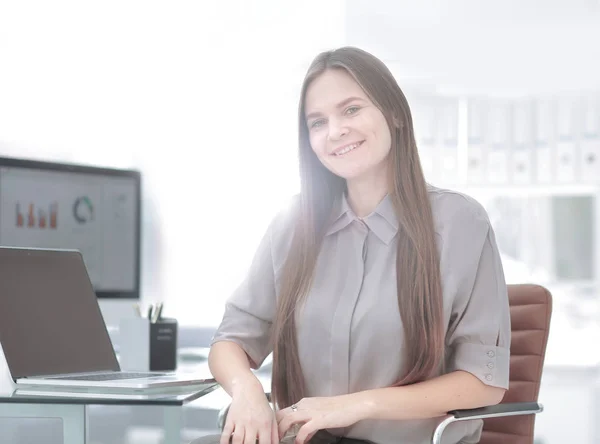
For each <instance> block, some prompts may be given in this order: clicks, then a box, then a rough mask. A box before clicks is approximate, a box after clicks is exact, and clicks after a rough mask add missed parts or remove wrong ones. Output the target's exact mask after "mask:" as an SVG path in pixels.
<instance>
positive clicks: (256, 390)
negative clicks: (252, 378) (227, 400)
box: [220, 381, 279, 444]
mask: <svg viewBox="0 0 600 444" xmlns="http://www.w3.org/2000/svg"><path fill="white" fill-rule="evenodd" d="M257 382H258V381H257ZM230 439H231V444H257V443H258V444H278V443H279V436H278V432H277V421H276V418H275V412H274V411H273V409H272V408H271V406H270V405H269V402H268V401H267V397H266V395H265V393H264V390H263V388H262V386H261V385H260V384H255V383H254V382H250V383H248V384H246V385H245V386H244V387H243V388H240V390H239V391H236V392H235V393H234V394H233V397H232V401H231V405H230V407H229V412H228V413H227V419H226V421H225V426H224V427H223V433H222V435H221V441H220V444H229V443H230Z"/></svg>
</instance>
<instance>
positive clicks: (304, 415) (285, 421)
mask: <svg viewBox="0 0 600 444" xmlns="http://www.w3.org/2000/svg"><path fill="white" fill-rule="evenodd" d="M309 420H310V415H309V414H308V412H300V411H297V412H291V413H289V414H288V415H286V416H284V417H283V418H282V419H281V421H279V425H278V428H279V438H280V439H281V438H283V436H284V435H285V434H286V432H287V431H288V430H289V429H290V427H292V426H293V425H294V424H300V423H303V422H307V421H309Z"/></svg>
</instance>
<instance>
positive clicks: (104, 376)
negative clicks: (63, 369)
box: [52, 372, 167, 381]
mask: <svg viewBox="0 0 600 444" xmlns="http://www.w3.org/2000/svg"><path fill="white" fill-rule="evenodd" d="M165 375H167V373H152V374H148V373H133V372H114V373H99V374H97V375H83V376H64V377H59V378H52V379H57V380H62V379H64V380H67V381H114V380H121V379H138V378H149V377H155V376H165Z"/></svg>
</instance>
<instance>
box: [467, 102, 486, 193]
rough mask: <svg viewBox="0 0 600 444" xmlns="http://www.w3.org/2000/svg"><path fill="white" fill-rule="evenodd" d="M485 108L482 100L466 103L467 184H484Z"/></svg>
mask: <svg viewBox="0 0 600 444" xmlns="http://www.w3.org/2000/svg"><path fill="white" fill-rule="evenodd" d="M485 113H486V107H485V103H484V101H482V100H478V99H469V101H468V102H467V132H468V137H467V183H468V184H473V185H481V184H484V183H485V180H486V178H485V171H486V162H487V156H486V144H485V134H484V122H485V118H486V115H485Z"/></svg>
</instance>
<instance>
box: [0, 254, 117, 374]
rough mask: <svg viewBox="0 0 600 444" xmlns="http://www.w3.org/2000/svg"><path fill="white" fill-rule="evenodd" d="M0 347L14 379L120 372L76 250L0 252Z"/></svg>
mask: <svg viewBox="0 0 600 444" xmlns="http://www.w3.org/2000/svg"><path fill="white" fill-rule="evenodd" d="M0 344H2V349H3V351H4V356H5V357H6V362H7V364H8V368H9V370H10V373H11V375H12V377H13V378H14V379H17V378H22V377H31V376H40V375H55V374H65V373H80V372H92V371H107V370H119V364H118V362H117V359H116V356H115V353H114V350H113V347H112V343H111V341H110V337H109V336H108V331H107V330H106V325H105V324H104V319H103V318H102V314H101V312H100V307H99V306H98V301H97V299H96V294H95V293H94V289H93V287H92V283H91V281H90V278H89V276H88V273H87V270H86V268H85V265H84V262H83V257H82V256H81V254H80V253H79V252H78V251H73V250H35V249H20V248H4V247H0Z"/></svg>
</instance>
